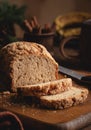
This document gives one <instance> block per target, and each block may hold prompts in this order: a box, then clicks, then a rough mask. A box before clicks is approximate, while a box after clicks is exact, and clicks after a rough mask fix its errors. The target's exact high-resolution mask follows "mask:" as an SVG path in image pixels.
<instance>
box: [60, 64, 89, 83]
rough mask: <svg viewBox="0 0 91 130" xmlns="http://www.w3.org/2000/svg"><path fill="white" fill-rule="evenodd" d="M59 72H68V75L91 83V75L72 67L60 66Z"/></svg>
mask: <svg viewBox="0 0 91 130" xmlns="http://www.w3.org/2000/svg"><path fill="white" fill-rule="evenodd" d="M59 72H60V73H63V74H66V75H67V76H69V77H71V78H73V79H75V80H78V81H80V82H82V83H87V84H90V85H91V75H88V76H86V75H83V74H79V73H77V72H75V71H74V70H71V69H69V68H66V67H63V66H59Z"/></svg>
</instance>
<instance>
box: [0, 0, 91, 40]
mask: <svg viewBox="0 0 91 130" xmlns="http://www.w3.org/2000/svg"><path fill="white" fill-rule="evenodd" d="M0 2H1V3H0V6H1V5H2V2H8V5H9V6H10V7H9V8H11V7H12V6H13V5H15V6H16V9H15V11H14V10H13V8H12V9H9V8H7V5H6V8H5V6H3V7H1V9H0V12H1V13H0V19H1V23H0V24H1V25H3V24H4V22H5V21H6V23H5V24H8V22H10V24H9V25H10V26H11V25H12V23H13V24H14V25H15V24H16V23H18V24H16V25H15V32H14V30H13V29H12V27H10V26H9V27H6V26H8V25H5V27H3V29H2V27H0V29H1V31H2V30H4V31H2V32H4V39H5V37H6V36H5V35H7V34H10V35H9V36H8V38H10V40H7V39H8V38H6V39H5V41H7V42H12V41H15V39H16V37H17V38H20V39H22V38H23V36H24V32H25V31H26V29H24V28H23V26H22V23H23V21H24V19H28V20H30V19H31V17H32V16H36V17H37V20H38V22H39V24H40V25H41V26H43V25H44V24H46V23H50V24H51V25H52V24H53V22H54V21H55V19H56V18H57V17H58V16H62V15H65V14H67V13H70V12H87V13H91V0H0ZM22 6H25V7H26V8H25V9H24V8H23V9H21V7H22ZM17 8H20V10H18V9H17ZM5 10H6V12H5ZM2 12H3V13H2ZM11 12H12V13H11ZM6 15H7V16H6ZM17 15H18V16H17ZM21 16H22V17H21ZM2 17H3V19H4V20H2ZM7 18H8V20H6V19H7ZM3 21H4V22H3ZM12 21H13V22H12ZM20 24H21V26H20ZM18 25H19V26H18ZM4 28H7V30H11V32H9V31H5V29H4ZM12 32H13V33H12ZM14 33H16V37H11V34H14ZM0 36H1V38H0V40H1V42H2V41H3V40H2V39H3V38H2V37H3V34H0ZM13 36H14V35H13Z"/></svg>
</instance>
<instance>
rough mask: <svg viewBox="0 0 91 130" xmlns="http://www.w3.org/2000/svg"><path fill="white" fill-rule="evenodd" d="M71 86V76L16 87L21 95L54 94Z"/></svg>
mask: <svg viewBox="0 0 91 130" xmlns="http://www.w3.org/2000/svg"><path fill="white" fill-rule="evenodd" d="M71 87H72V80H71V78H63V79H59V80H55V81H51V82H46V83H40V84H35V85H25V86H19V87H17V90H18V93H21V94H22V95H23V96H37V97H38V96H43V95H54V94H58V93H61V92H64V91H67V90H69V89H70V88H71Z"/></svg>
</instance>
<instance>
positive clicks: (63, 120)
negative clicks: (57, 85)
mask: <svg viewBox="0 0 91 130" xmlns="http://www.w3.org/2000/svg"><path fill="white" fill-rule="evenodd" d="M73 84H74V85H75V86H79V85H78V84H75V83H73ZM79 87H84V86H79ZM2 98H3V101H2ZM2 98H0V99H1V100H0V110H1V111H4V110H7V111H11V112H14V113H15V114H17V115H18V116H19V118H20V119H21V121H22V123H23V125H24V127H25V130H28V129H29V128H30V129H29V130H36V129H38V130H78V129H82V128H83V127H86V126H88V125H91V90H89V95H88V98H87V100H86V102H85V103H83V104H80V105H77V106H74V107H71V108H68V109H64V110H48V109H44V108H40V107H39V106H38V105H37V106H34V104H33V105H25V104H22V103H21V104H20V103H10V102H7V100H6V97H2ZM30 102H31V101H30Z"/></svg>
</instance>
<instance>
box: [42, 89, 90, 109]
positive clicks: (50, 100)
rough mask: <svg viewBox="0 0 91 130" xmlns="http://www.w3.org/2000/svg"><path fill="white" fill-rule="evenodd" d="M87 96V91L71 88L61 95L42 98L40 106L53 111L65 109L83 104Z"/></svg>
mask: <svg viewBox="0 0 91 130" xmlns="http://www.w3.org/2000/svg"><path fill="white" fill-rule="evenodd" d="M87 95H88V90H87V89H85V88H76V87H71V89H70V90H68V91H65V92H63V93H60V94H56V95H49V96H41V97H40V104H41V105H42V106H44V107H47V108H51V109H64V108H68V107H71V106H75V105H77V104H80V103H83V102H84V101H85V100H86V98H87Z"/></svg>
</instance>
